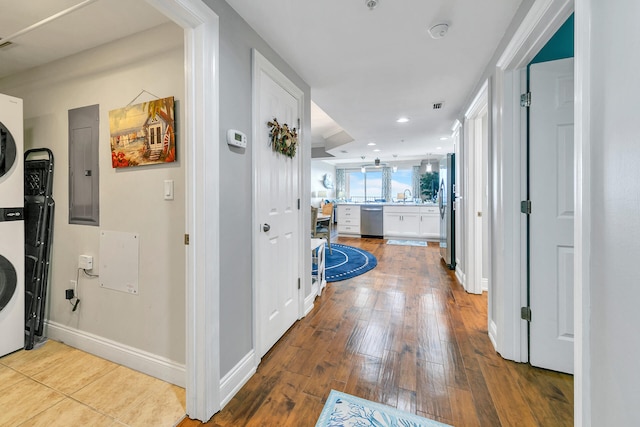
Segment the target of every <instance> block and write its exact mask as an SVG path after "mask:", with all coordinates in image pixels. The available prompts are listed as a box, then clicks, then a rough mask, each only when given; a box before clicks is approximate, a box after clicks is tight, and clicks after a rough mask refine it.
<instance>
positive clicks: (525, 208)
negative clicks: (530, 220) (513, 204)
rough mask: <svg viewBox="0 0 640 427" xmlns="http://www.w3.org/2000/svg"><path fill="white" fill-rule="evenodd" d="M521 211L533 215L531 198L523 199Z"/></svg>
mask: <svg viewBox="0 0 640 427" xmlns="http://www.w3.org/2000/svg"><path fill="white" fill-rule="evenodd" d="M520 212H522V213H523V214H527V215H531V200H523V201H521V202H520Z"/></svg>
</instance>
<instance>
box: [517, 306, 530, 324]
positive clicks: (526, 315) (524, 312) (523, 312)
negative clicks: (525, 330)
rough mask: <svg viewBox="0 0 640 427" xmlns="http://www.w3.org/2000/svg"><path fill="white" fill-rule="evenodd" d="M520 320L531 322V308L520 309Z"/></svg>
mask: <svg viewBox="0 0 640 427" xmlns="http://www.w3.org/2000/svg"><path fill="white" fill-rule="evenodd" d="M520 318H521V319H522V320H526V321H527V322H531V307H520Z"/></svg>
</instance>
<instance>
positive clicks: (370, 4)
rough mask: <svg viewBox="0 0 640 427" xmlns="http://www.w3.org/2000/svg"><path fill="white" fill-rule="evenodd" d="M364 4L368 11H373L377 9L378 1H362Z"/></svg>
mask: <svg viewBox="0 0 640 427" xmlns="http://www.w3.org/2000/svg"><path fill="white" fill-rule="evenodd" d="M364 4H366V5H367V7H368V8H369V10H373V9H375V8H376V7H378V0H364Z"/></svg>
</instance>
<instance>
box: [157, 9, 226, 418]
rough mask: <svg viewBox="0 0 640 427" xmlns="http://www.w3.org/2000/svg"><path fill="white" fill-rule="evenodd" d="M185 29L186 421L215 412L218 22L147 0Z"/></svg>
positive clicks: (210, 15) (201, 12)
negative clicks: (189, 418) (187, 418)
mask: <svg viewBox="0 0 640 427" xmlns="http://www.w3.org/2000/svg"><path fill="white" fill-rule="evenodd" d="M147 2H148V3H149V4H151V5H152V6H153V7H155V8H156V9H158V10H159V11H160V12H162V13H163V14H164V15H166V16H167V17H169V18H170V19H171V20H173V21H174V22H175V23H176V24H178V25H179V26H181V27H182V28H184V55H185V57H184V62H185V75H184V79H185V100H184V104H183V105H184V129H185V142H184V145H185V161H184V162H185V169H186V179H185V182H186V189H185V190H186V194H187V197H186V206H185V209H186V224H185V226H186V233H187V234H188V235H189V236H190V242H189V245H187V246H186V254H185V258H186V259H185V264H186V277H185V281H186V347H187V348H186V391H187V402H186V403H187V415H188V416H189V417H191V418H195V419H199V420H203V421H206V420H208V419H209V418H211V417H212V416H213V414H214V413H216V412H217V411H218V410H219V409H220V364H219V360H220V332H219V329H220V324H219V317H220V316H219V314H220V297H219V295H220V268H219V260H220V249H219V246H220V230H219V228H220V225H219V223H220V221H219V218H220V203H219V184H218V181H219V180H218V176H217V171H218V170H219V167H218V166H219V152H218V150H219V131H218V128H219V110H218V105H219V90H218V89H219V54H218V46H219V22H218V16H217V15H216V14H215V13H214V12H213V10H211V9H210V8H209V7H208V6H207V5H206V4H204V3H203V2H202V1H201V0H147Z"/></svg>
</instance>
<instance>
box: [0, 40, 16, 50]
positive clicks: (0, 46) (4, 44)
mask: <svg viewBox="0 0 640 427" xmlns="http://www.w3.org/2000/svg"><path fill="white" fill-rule="evenodd" d="M12 44H13V43H11V42H4V43H3V42H2V39H0V49H2V48H4V47H8V46H11V45H12Z"/></svg>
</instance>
